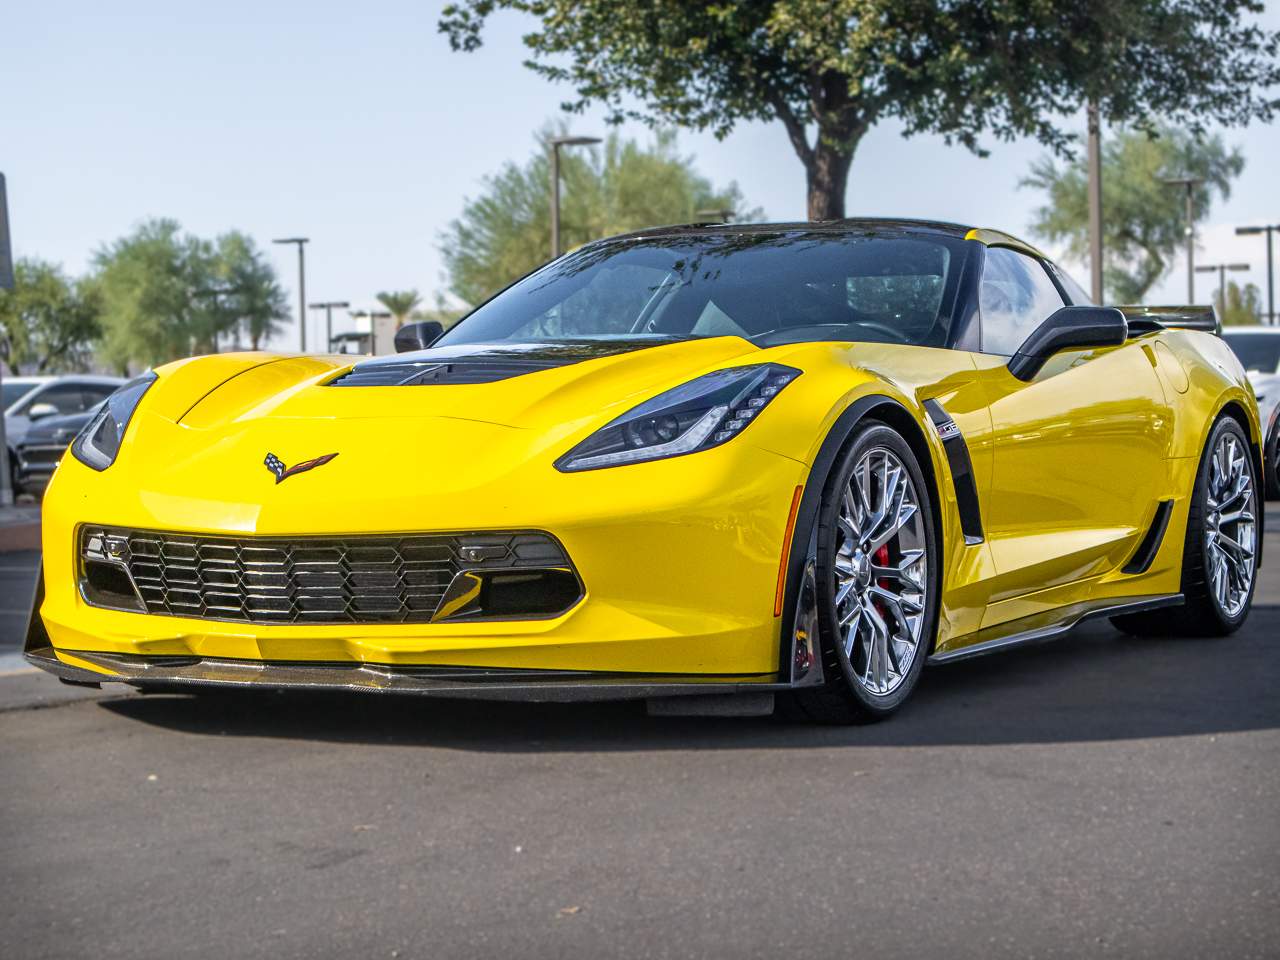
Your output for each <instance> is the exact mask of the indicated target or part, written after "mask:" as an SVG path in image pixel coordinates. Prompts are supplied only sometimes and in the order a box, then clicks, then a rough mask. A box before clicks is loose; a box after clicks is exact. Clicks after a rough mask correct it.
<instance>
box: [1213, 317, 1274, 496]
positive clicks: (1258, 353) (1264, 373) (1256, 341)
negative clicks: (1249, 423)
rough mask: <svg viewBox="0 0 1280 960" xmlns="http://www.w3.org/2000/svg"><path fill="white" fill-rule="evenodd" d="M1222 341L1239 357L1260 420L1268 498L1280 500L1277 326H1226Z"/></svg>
mask: <svg viewBox="0 0 1280 960" xmlns="http://www.w3.org/2000/svg"><path fill="white" fill-rule="evenodd" d="M1222 339H1224V340H1226V341H1227V345H1228V346H1229V347H1231V349H1232V351H1233V352H1234V353H1235V355H1236V356H1237V357H1239V358H1240V364H1241V365H1242V366H1243V367H1244V369H1245V372H1246V373H1247V374H1248V375H1249V382H1250V383H1251V384H1253V392H1254V394H1255V395H1256V396H1257V398H1258V413H1259V414H1260V415H1261V417H1262V429H1263V431H1264V433H1263V448H1262V450H1263V453H1262V456H1263V460H1264V461H1265V463H1264V467H1265V472H1266V479H1267V499H1268V500H1276V499H1280V476H1277V470H1280V327H1227V328H1226V329H1225V330H1223V331H1222Z"/></svg>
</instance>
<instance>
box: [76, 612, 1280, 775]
mask: <svg viewBox="0 0 1280 960" xmlns="http://www.w3.org/2000/svg"><path fill="white" fill-rule="evenodd" d="M1278 630H1280V607H1256V608H1255V609H1254V611H1253V613H1252V614H1251V616H1250V618H1249V621H1248V623H1247V625H1246V626H1245V628H1244V629H1242V630H1241V631H1240V632H1239V633H1237V634H1236V635H1235V636H1233V637H1229V638H1226V639H1174V638H1161V639H1137V638H1133V637H1127V636H1125V635H1124V634H1121V633H1120V632H1118V631H1117V630H1115V629H1114V628H1112V627H1111V626H1110V625H1109V624H1106V623H1102V624H1090V625H1086V626H1084V627H1081V628H1079V629H1077V630H1076V631H1074V632H1073V633H1071V634H1070V635H1069V636H1068V637H1066V638H1064V639H1062V640H1059V641H1056V642H1054V643H1049V644H1044V645H1041V646H1036V647H1028V648H1024V649H1021V650H1015V651H1010V652H1007V653H1003V654H997V655H993V656H989V657H981V658H976V659H974V660H971V661H967V662H964V663H958V664H953V665H947V666H942V667H937V668H932V669H929V670H926V671H925V675H924V677H923V678H922V680H921V683H920V687H919V689H917V691H916V693H915V695H914V696H913V698H912V700H911V702H910V703H908V704H907V706H906V707H905V708H904V709H903V710H902V712H901V713H899V714H898V715H897V716H895V717H894V718H892V719H891V720H889V721H887V722H884V723H879V724H874V725H871V726H862V727H823V726H816V725H811V724H807V723H796V722H788V721H784V720H779V719H724V718H679V719H676V718H664V717H649V716H647V715H646V713H645V709H644V705H643V704H642V703H637V702H630V703H603V704H601V703H590V704H534V703H489V702H481V701H472V700H448V699H434V698H422V697H413V696H371V695H364V694H314V693H309V694H301V693H271V692H249V693H238V694H221V695H213V696H209V695H203V696H183V695H146V696H139V695H132V696H126V697H118V698H113V699H105V700H101V701H98V702H99V705H100V707H101V709H104V710H107V711H110V712H111V713H113V714H116V715H118V716H121V717H128V718H130V719H133V720H137V721H140V722H143V723H147V724H152V725H155V726H158V727H164V728H167V729H170V730H175V731H181V732H184V733H190V734H206V735H211V736H239V737H279V738H286V739H297V740H318V741H331V742H338V743H370V744H381V745H387V744H391V745H401V746H432V747H440V748H446V749H455V750H470V751H494V752H503V753H521V752H556V751H627V750H665V749H682V750H688V749H718V750H724V749H744V748H750V749H769V748H786V749H797V748H807V747H838V746H849V747H884V746H903V747H907V746H953V745H957V746H958V745H983V744H1022V743H1054V742H1081V741H1104V740H1123V739H1138V738H1148V737H1179V736H1189V735H1197V734H1217V733H1230V732H1235V731H1244V730H1261V729H1272V728H1276V727H1278V726H1280V697H1278V696H1277V695H1276V690H1277V689H1280V658H1278V657H1277V656H1276V654H1277V649H1276V644H1275V642H1274V638H1275V637H1276V636H1277V631H1278Z"/></svg>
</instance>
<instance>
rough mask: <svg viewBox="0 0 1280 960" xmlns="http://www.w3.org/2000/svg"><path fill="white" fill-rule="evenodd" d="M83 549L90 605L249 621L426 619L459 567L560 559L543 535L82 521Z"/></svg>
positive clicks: (506, 569) (531, 564) (470, 569)
mask: <svg viewBox="0 0 1280 960" xmlns="http://www.w3.org/2000/svg"><path fill="white" fill-rule="evenodd" d="M80 548H81V549H80V556H81V568H82V578H81V579H82V588H83V589H82V593H83V595H84V597H85V599H86V600H87V601H88V602H89V603H91V604H94V605H97V606H108V607H117V608H119V607H123V608H125V609H133V610H138V611H139V612H145V613H156V614H167V615H170V616H180V617H194V618H199V619H212V620H236V621H244V622H248V623H298V624H321V623H426V622H429V621H431V620H432V619H433V618H434V615H435V613H436V610H437V608H438V607H439V606H440V602H441V599H442V598H444V597H445V595H446V592H447V591H448V590H449V587H450V585H451V584H452V583H453V582H454V580H455V578H456V577H458V575H459V574H460V573H464V572H466V573H469V574H475V573H477V572H478V573H479V574H480V575H481V578H483V577H487V576H489V575H491V574H492V575H495V576H496V575H502V574H505V575H510V574H517V573H528V572H530V571H536V570H539V569H542V570H547V569H563V568H565V567H567V566H568V562H569V561H568V558H567V557H566V556H565V553H564V550H563V548H561V546H560V544H559V543H557V542H556V541H555V540H554V539H553V538H552V537H550V536H548V535H547V534H544V533H499V534H488V533H486V534H450V535H442V534H431V535H406V536H374V537H364V536H359V537H299V538H292V539H281V538H265V537H264V538H258V537H220V536H204V535H199V536H188V535H182V534H176V533H157V532H151V531H138V530H121V529H116V528H107V527H91V526H90V527H84V528H83V529H82V531H81V535H80ZM574 582H575V583H576V576H575V577H574ZM564 599H565V598H564V596H563V594H562V595H561V596H560V597H559V598H558V601H559V602H561V603H563V602H564ZM573 599H576V597H575V598H573ZM549 612H550V613H554V612H558V611H546V610H535V611H533V613H532V615H539V616H545V615H547V614H548V613H549Z"/></svg>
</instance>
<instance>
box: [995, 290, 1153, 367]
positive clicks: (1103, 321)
mask: <svg viewBox="0 0 1280 960" xmlns="http://www.w3.org/2000/svg"><path fill="white" fill-rule="evenodd" d="M1128 338H1129V322H1128V321H1127V320H1125V318H1124V314H1123V313H1121V312H1120V311H1119V310H1117V309H1116V308H1115V307H1091V306H1081V307H1063V308H1062V309H1060V310H1058V311H1057V312H1056V313H1054V314H1053V315H1052V316H1051V317H1049V319H1048V320H1046V321H1045V322H1044V323H1042V324H1040V326H1038V327H1036V329H1035V332H1034V333H1032V334H1031V336H1029V337H1027V339H1026V341H1025V342H1024V343H1023V344H1022V346H1020V347H1019V348H1018V352H1017V353H1015V354H1014V355H1013V356H1012V357H1010V358H1009V372H1010V373H1011V374H1013V375H1014V376H1015V377H1017V378H1018V379H1019V380H1031V379H1032V378H1034V377H1035V375H1036V374H1037V373H1039V372H1040V369H1041V368H1042V367H1043V366H1044V365H1045V363H1046V362H1047V361H1048V359H1049V358H1050V357H1052V356H1053V355H1054V354H1055V353H1057V352H1059V351H1060V350H1079V349H1084V348H1086V347H1116V346H1119V345H1120V344H1122V343H1124V342H1125V340H1127V339H1128Z"/></svg>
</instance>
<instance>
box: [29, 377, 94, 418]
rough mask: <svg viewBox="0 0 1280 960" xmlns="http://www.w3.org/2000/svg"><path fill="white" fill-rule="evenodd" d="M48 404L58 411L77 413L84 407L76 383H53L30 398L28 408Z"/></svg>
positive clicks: (78, 385)
mask: <svg viewBox="0 0 1280 960" xmlns="http://www.w3.org/2000/svg"><path fill="white" fill-rule="evenodd" d="M45 403H47V404H50V405H52V406H53V407H55V408H56V409H57V411H58V413H79V412H80V411H81V410H83V409H84V397H83V396H82V394H81V392H80V384H78V383H55V384H54V385H53V386H51V387H49V388H48V389H47V390H41V391H40V392H39V393H38V394H36V395H35V396H34V397H32V398H31V402H30V403H29V404H28V405H27V407H28V409H30V408H31V407H34V406H36V405H38V404H45Z"/></svg>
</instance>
